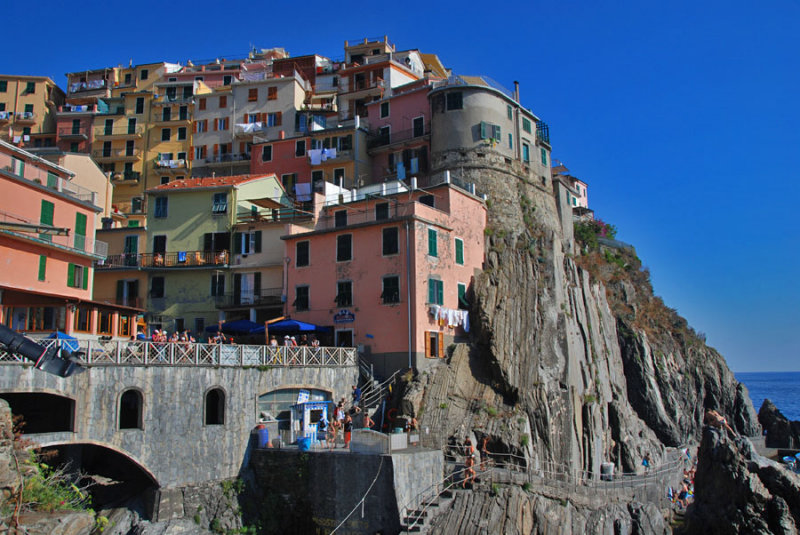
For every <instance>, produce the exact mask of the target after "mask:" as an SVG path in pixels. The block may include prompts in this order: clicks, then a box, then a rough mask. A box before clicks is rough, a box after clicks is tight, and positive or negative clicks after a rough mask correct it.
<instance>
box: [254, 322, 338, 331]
mask: <svg viewBox="0 0 800 535" xmlns="http://www.w3.org/2000/svg"><path fill="white" fill-rule="evenodd" d="M261 329H264V326H263V325H262V326H261ZM330 330H331V329H330V327H322V326H319V325H314V324H313V323H306V322H305V321H298V320H293V319H285V320H281V321H276V322H275V323H270V324H269V332H271V333H288V332H300V333H326V332H329V331H330ZM261 332H263V330H262V331H261Z"/></svg>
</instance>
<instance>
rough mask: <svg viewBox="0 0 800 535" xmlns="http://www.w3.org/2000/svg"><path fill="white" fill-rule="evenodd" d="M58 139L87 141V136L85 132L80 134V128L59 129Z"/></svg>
mask: <svg viewBox="0 0 800 535" xmlns="http://www.w3.org/2000/svg"><path fill="white" fill-rule="evenodd" d="M58 138H59V139H71V140H87V139H89V135H88V134H87V133H86V132H82V131H81V129H80V128H71V127H69V128H59V129H58Z"/></svg>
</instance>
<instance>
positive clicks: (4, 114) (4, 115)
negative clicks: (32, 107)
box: [0, 111, 14, 124]
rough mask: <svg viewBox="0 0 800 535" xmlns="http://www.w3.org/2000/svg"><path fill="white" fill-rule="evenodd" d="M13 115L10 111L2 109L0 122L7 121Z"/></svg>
mask: <svg viewBox="0 0 800 535" xmlns="http://www.w3.org/2000/svg"><path fill="white" fill-rule="evenodd" d="M12 115H14V114H13V113H11V112H10V111H0V124H2V123H7V122H8V121H9V120H10V119H11V116H12Z"/></svg>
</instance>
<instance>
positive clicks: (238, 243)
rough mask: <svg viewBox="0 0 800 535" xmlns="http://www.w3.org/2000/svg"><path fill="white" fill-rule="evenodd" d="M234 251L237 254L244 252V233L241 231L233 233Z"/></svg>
mask: <svg viewBox="0 0 800 535" xmlns="http://www.w3.org/2000/svg"><path fill="white" fill-rule="evenodd" d="M233 252H234V253H236V254H242V233H241V232H234V233H233Z"/></svg>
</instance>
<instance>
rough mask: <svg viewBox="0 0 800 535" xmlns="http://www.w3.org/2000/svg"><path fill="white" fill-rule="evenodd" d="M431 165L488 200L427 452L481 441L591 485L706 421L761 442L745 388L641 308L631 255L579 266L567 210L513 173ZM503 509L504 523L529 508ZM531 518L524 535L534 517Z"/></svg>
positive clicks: (668, 313) (688, 436)
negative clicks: (609, 466)
mask: <svg viewBox="0 0 800 535" xmlns="http://www.w3.org/2000/svg"><path fill="white" fill-rule="evenodd" d="M438 160H441V161H444V160H446V161H447V164H448V165H449V166H451V167H456V168H459V169H460V170H461V173H462V175H463V178H464V179H466V180H468V181H472V182H475V183H476V186H477V189H478V190H479V191H480V192H482V193H486V194H487V195H488V199H489V201H488V203H487V204H488V206H489V217H490V219H489V222H488V228H487V232H486V233H487V238H488V239H487V243H488V251H487V256H486V262H485V267H484V270H483V272H482V273H480V274H478V275H477V276H476V278H475V281H474V283H473V286H472V288H471V296H472V298H473V299H472V309H471V315H472V318H471V324H472V326H473V331H472V333H471V335H472V340H473V341H472V343H471V344H469V345H464V346H463V347H462V346H456V347H455V349H454V350H453V352H452V354H451V361H450V366H449V367H446V368H445V367H443V368H442V369H439V370H436V371H435V372H434V373H433V374H431V375H430V376H425V377H422V378H421V382H422V383H423V384H424V385H425V397H424V401H423V404H424V407H425V408H424V413H423V417H422V420H421V424H422V426H423V428H428V429H429V433H430V435H431V436H433V437H434V438H433V439H432V440H431V443H432V445H435V444H433V443H435V442H436V441H437V440H438V441H439V442H440V443H441V444H447V443H450V444H451V445H452V444H459V443H462V442H463V440H464V439H465V438H467V437H470V438H472V439H473V443H474V442H475V441H476V440H478V439H480V438H482V437H484V436H489V449H490V451H493V452H503V453H512V454H514V455H519V456H521V457H523V458H524V459H525V461H524V462H525V463H530V465H532V466H541V465H543V464H547V463H550V464H554V465H559V466H564V467H569V468H570V469H575V470H584V471H590V472H599V471H600V468H601V464H602V463H604V462H612V463H614V464H615V465H616V467H617V470H618V471H619V470H622V471H626V472H631V471H636V470H641V462H642V459H643V458H644V456H645V455H647V454H649V455H650V456H651V458H652V459H653V461H654V462H655V463H656V464H657V463H659V462H660V461H661V460H662V459H663V455H664V451H665V447H668V446H680V445H683V444H686V443H687V442H689V441H693V440H697V439H698V438H699V436H700V430H701V428H702V419H703V414H704V410H705V408H716V409H717V410H718V411H720V412H721V413H723V414H724V415H725V416H726V417H727V418H728V421H729V422H730V423H731V425H732V426H733V427H734V428H735V429H736V430H737V431H739V432H740V433H743V434H745V435H755V434H759V433H760V429H759V426H758V423H757V421H756V415H755V411H754V410H753V408H752V404H751V403H750V401H749V397H748V395H747V391H746V389H745V388H744V387H743V386H742V385H740V384H739V383H738V382H737V381H736V379H735V378H734V375H733V373H732V372H731V371H730V370H729V369H728V368H727V366H726V364H725V361H724V359H723V358H722V357H721V356H720V355H719V354H718V353H717V352H716V351H714V350H713V349H712V348H709V347H707V346H706V345H705V343H704V342H703V337H702V335H698V334H697V333H695V332H694V331H693V330H692V329H691V328H690V327H689V326H688V325H687V324H686V321H685V320H684V319H683V318H681V317H680V316H678V315H677V313H676V312H675V311H674V310H672V309H669V308H668V307H666V306H665V305H664V303H663V302H662V301H661V300H660V298H657V297H655V296H654V295H653V290H652V287H651V285H650V283H649V273H648V272H647V270H645V269H642V268H641V262H640V261H639V259H638V258H636V257H635V255H634V254H633V253H632V252H626V251H620V250H614V249H609V250H600V251H593V252H588V253H587V254H581V252H580V250H579V248H578V247H576V245H575V243H574V241H573V239H572V226H571V225H572V223H571V219H570V218H569V216H567V217H563V214H565V213H568V211H569V210H570V209H569V208H568V207H567V205H566V202H565V200H564V199H563V197H559V195H555V196H554V194H553V191H554V189H553V186H552V185H551V184H549V183H548V182H547V181H546V180H545V181H535V180H529V179H527V178H525V177H523V176H520V175H518V174H514V173H513V172H512V169H510V168H508V167H507V166H504V165H502V163H501V162H495V161H493V160H492V157H491V154H489V155H482V156H481V158H480V160H479V159H478V158H475V156H474V155H472V154H470V153H469V151H460V152H458V153H457V154H449V155H447V156H446V157H445V158H443V159H442V158H441V156H439V157H438ZM438 160H437V157H434V165H436V163H437V161H438ZM555 190H556V191H558V190H557V188H555ZM559 198H561V202H562V204H561V205H559V201H558V199H559ZM417 409H419V407H417ZM451 449H452V452H453V453H458V451H457V449H454V448H451ZM478 499H479V498H473V500H478ZM485 501H486V503H485V504H484V505H483V506H487V505H486V504H488V502H489V501H491V500H490V499H488V498H487V499H486V500H485ZM515 503H517V502H513V503H511V502H510V505H508V507H510V508H511V509H513V511H511V512H509V513H508V514H511V515H512V516H513V515H520V514H522V511H523V509H524V508H525V507H529V506H528V505H526V506H523V505H514V504H515ZM519 503H520V504H521V503H522V502H519ZM477 506H478V505H476V507H477ZM483 506H481V507H483ZM622 509H623V510H625V511H627V512H626V513H625V515H627V518H628V520H627V521H626V522H629V523H630V522H633V516H632V513H631V508H630V507H623V508H622ZM465 511H466V509H465ZM530 511H533V512H534V513H531V514H533V516H532V518H533V519H534V520H533V524H531V525H532V526H534V528H532V529H533V531H534V532H537V529H538V528H535V526H538V525H540V524H539V522H545V523H546V518H545V517H546V515H544V514H543V515H544V516H537V515H536V514H535V511H537V509H536V508H535V507H534V508H531V509H530ZM465 514H466V513H465ZM548 514H549V513H548ZM453 525H458V523H457V522H456V523H455V524H453ZM656 531H657V530H656ZM468 532H469V531H468ZM643 532H649V531H646V530H645V531H643Z"/></svg>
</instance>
